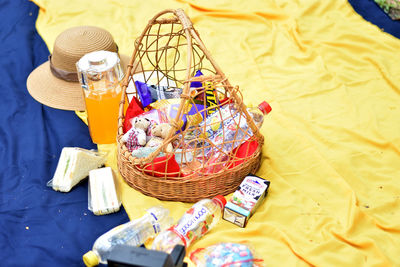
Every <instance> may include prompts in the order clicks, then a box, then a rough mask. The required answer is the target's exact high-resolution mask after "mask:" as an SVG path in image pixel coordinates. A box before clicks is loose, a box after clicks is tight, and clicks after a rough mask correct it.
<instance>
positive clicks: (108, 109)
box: [77, 51, 124, 144]
mask: <svg viewBox="0 0 400 267" xmlns="http://www.w3.org/2000/svg"><path fill="white" fill-rule="evenodd" d="M77 69H78V75H79V81H80V83H81V86H82V88H83V93H84V97H85V103H86V111H87V115H88V123H89V131H90V136H91V138H92V141H93V142H94V143H96V144H111V143H115V142H116V136H117V128H118V110H119V102H120V100H121V94H122V89H121V85H120V81H121V80H122V78H123V76H124V74H123V72H122V69H121V65H120V60H119V57H118V55H117V54H116V53H113V52H109V51H95V52H92V53H89V54H86V55H85V56H83V57H82V58H81V59H80V60H79V61H78V63H77Z"/></svg>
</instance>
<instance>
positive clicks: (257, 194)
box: [222, 175, 270, 227]
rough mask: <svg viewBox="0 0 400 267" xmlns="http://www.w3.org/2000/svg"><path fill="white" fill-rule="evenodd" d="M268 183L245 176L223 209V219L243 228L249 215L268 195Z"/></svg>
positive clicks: (256, 177)
mask: <svg viewBox="0 0 400 267" xmlns="http://www.w3.org/2000/svg"><path fill="white" fill-rule="evenodd" d="M269 185H270V181H267V180H265V179H263V178H261V177H258V176H256V175H247V176H246V177H245V178H244V179H243V181H242V183H241V184H240V186H239V188H238V189H237V190H236V191H235V192H234V193H233V195H232V197H231V199H229V201H228V202H227V203H226V205H225V208H224V214H223V217H222V218H223V219H224V220H226V221H229V222H231V223H233V224H236V225H238V226H240V227H245V226H246V224H247V222H248V221H249V218H250V216H251V215H253V214H254V212H255V211H256V209H257V208H258V206H259V205H260V204H261V202H262V201H263V200H264V198H265V197H266V196H267V194H268V189H269Z"/></svg>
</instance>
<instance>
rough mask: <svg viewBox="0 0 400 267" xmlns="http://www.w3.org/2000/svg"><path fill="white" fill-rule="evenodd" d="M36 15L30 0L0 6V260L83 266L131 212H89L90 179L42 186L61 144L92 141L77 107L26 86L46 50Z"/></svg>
mask: <svg viewBox="0 0 400 267" xmlns="http://www.w3.org/2000/svg"><path fill="white" fill-rule="evenodd" d="M37 15H38V7H37V6H36V5H35V4H34V3H32V2H30V1H26V0H3V1H2V2H1V4H0V17H1V20H0V29H1V31H0V40H1V49H0V53H1V56H0V64H1V68H0V70H1V71H0V81H1V82H0V124H1V130H0V162H1V164H0V177H1V179H0V251H1V252H0V255H1V264H0V265H2V266H82V265H83V262H82V254H83V253H85V252H87V251H88V250H90V249H91V247H92V245H93V242H94V241H95V239H96V238H97V237H98V236H99V235H101V234H102V233H104V232H105V231H107V230H109V229H110V228H112V227H114V226H116V225H118V224H121V223H124V222H127V221H128V220H129V218H128V216H127V215H126V213H125V211H124V210H121V211H120V212H118V213H115V214H112V215H106V216H95V215H93V214H92V213H91V212H90V211H89V210H88V207H87V206H88V201H87V195H88V191H87V190H88V183H87V181H85V182H83V183H81V184H79V185H78V186H76V187H75V189H73V190H72V191H71V192H69V193H60V192H55V191H53V190H52V189H51V188H49V187H47V186H46V183H47V182H48V181H49V180H50V179H51V178H52V176H53V174H54V171H55V168H56V166H57V163H58V158H59V155H60V152H61V149H62V148H63V147H66V146H77V147H82V148H88V149H91V148H95V145H94V144H93V143H92V142H91V139H90V136H89V132H88V129H87V127H86V125H85V124H84V123H83V122H82V121H81V120H80V119H79V118H78V117H77V116H76V115H75V113H74V112H72V111H63V110H57V109H53V108H49V107H46V106H43V105H41V104H40V103H38V102H36V101H35V100H34V99H33V98H32V97H31V96H30V95H29V93H28V91H27V89H26V79H27V77H28V75H29V73H30V72H31V71H32V70H33V69H34V68H35V67H37V66H38V65H40V64H41V63H43V62H44V61H46V60H47V56H48V55H49V51H48V49H47V47H46V45H45V43H44V42H43V40H42V39H41V37H40V36H39V35H38V33H37V32H36V29H35V21H36V18H37Z"/></svg>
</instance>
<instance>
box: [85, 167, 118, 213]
mask: <svg viewBox="0 0 400 267" xmlns="http://www.w3.org/2000/svg"><path fill="white" fill-rule="evenodd" d="M120 206H121V201H120V200H119V198H118V194H117V189H116V181H115V176H114V173H113V170H112V169H111V168H110V167H104V168H100V169H95V170H91V171H90V172H89V190H88V209H89V210H90V211H92V212H93V213H94V214H95V215H104V214H109V213H113V212H117V211H119V209H120Z"/></svg>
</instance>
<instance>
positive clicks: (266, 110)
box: [258, 101, 272, 115]
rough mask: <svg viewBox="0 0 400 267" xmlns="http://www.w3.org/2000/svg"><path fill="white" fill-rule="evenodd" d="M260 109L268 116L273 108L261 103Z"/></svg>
mask: <svg viewBox="0 0 400 267" xmlns="http://www.w3.org/2000/svg"><path fill="white" fill-rule="evenodd" d="M258 108H259V109H260V110H261V111H262V112H263V113H264V115H267V114H268V113H270V112H271V110H272V108H271V106H270V105H269V104H268V103H267V102H265V101H263V102H261V103H260V105H258Z"/></svg>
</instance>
